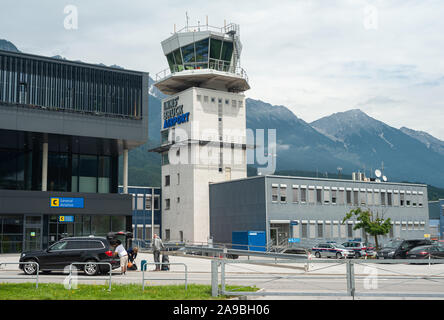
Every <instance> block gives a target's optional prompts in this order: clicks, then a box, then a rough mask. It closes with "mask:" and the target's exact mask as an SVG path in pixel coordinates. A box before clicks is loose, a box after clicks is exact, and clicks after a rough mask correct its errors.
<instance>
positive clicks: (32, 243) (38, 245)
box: [23, 216, 42, 251]
mask: <svg viewBox="0 0 444 320" xmlns="http://www.w3.org/2000/svg"><path fill="white" fill-rule="evenodd" d="M24 232H25V235H24V244H23V248H24V249H23V251H33V250H41V249H42V216H25V224H24Z"/></svg>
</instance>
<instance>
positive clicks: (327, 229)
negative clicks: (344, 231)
mask: <svg viewBox="0 0 444 320" xmlns="http://www.w3.org/2000/svg"><path fill="white" fill-rule="evenodd" d="M330 237H331V223H330V222H326V223H325V238H327V239H329V238H330Z"/></svg>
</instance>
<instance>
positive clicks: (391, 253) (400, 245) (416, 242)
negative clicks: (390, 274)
mask: <svg viewBox="0 0 444 320" xmlns="http://www.w3.org/2000/svg"><path fill="white" fill-rule="evenodd" d="M431 244H432V241H430V240H427V239H412V240H393V241H390V242H389V243H388V244H387V245H385V246H384V247H383V248H382V249H381V250H379V251H378V253H377V255H376V258H377V259H405V258H406V255H407V252H408V251H410V250H412V249H413V248H416V247H419V246H427V245H431Z"/></svg>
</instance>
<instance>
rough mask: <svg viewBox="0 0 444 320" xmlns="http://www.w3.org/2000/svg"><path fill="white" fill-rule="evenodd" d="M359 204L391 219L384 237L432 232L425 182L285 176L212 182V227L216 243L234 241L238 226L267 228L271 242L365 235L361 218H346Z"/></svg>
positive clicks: (308, 242) (241, 228)
mask: <svg viewBox="0 0 444 320" xmlns="http://www.w3.org/2000/svg"><path fill="white" fill-rule="evenodd" d="M357 207H360V208H362V209H370V210H371V211H372V212H373V213H374V214H376V213H377V214H378V215H379V217H383V218H384V219H386V218H390V219H391V221H392V229H391V231H390V233H389V234H388V235H387V236H386V237H383V238H382V239H381V240H382V241H381V242H384V241H386V240H388V239H393V238H402V239H414V238H419V239H423V238H424V237H425V236H427V235H428V234H429V233H430V232H429V211H428V202H427V186H426V185H419V184H405V183H388V182H374V181H370V182H366V181H354V180H335V179H320V178H305V177H284V176H257V177H251V178H247V179H238V180H233V181H225V182H218V183H212V184H211V185H210V233H211V236H212V237H213V240H214V241H215V242H218V243H232V233H233V232H234V231H243V232H246V231H265V233H266V239H267V242H266V243H267V244H268V245H288V244H291V243H299V244H300V245H313V244H314V243H316V242H318V241H327V240H329V241H336V242H339V243H341V242H344V241H347V240H351V239H357V238H360V239H362V240H365V239H366V235H365V234H363V233H362V230H353V226H354V225H355V224H356V223H357V221H354V220H351V221H349V220H348V221H346V222H345V223H344V224H343V223H342V221H343V219H344V217H345V215H346V213H348V212H350V210H351V209H353V208H357ZM367 239H368V241H369V242H371V243H372V242H374V240H373V237H371V236H368V237H367Z"/></svg>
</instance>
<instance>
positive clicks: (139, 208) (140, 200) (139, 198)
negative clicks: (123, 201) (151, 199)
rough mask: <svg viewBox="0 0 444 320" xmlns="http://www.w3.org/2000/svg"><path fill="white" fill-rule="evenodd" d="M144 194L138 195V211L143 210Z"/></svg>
mask: <svg viewBox="0 0 444 320" xmlns="http://www.w3.org/2000/svg"><path fill="white" fill-rule="evenodd" d="M143 198H144V196H143V194H138V195H137V210H143Z"/></svg>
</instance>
